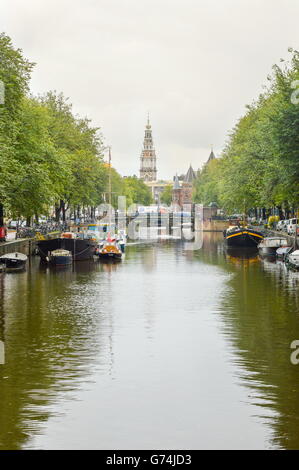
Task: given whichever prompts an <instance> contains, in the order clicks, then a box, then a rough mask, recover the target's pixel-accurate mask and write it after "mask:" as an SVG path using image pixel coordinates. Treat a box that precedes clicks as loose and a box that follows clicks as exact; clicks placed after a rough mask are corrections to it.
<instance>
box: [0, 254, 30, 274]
mask: <svg viewBox="0 0 299 470" xmlns="http://www.w3.org/2000/svg"><path fill="white" fill-rule="evenodd" d="M27 259H28V258H27V256H26V255H24V254H23V253H18V252H15V253H6V255H2V256H0V264H1V265H3V264H4V265H5V270H6V271H20V270H21V269H24V268H25V266H26V263H27Z"/></svg>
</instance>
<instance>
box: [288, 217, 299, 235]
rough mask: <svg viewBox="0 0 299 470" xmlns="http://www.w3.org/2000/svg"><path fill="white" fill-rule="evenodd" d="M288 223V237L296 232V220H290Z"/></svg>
mask: <svg viewBox="0 0 299 470" xmlns="http://www.w3.org/2000/svg"><path fill="white" fill-rule="evenodd" d="M289 222H290V223H289V224H288V226H287V232H288V234H289V235H293V234H294V233H295V230H296V226H297V224H298V219H290V221H289Z"/></svg>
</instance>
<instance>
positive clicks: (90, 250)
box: [37, 232, 97, 261]
mask: <svg viewBox="0 0 299 470" xmlns="http://www.w3.org/2000/svg"><path fill="white" fill-rule="evenodd" d="M96 248H97V240H96V239H95V238H92V237H85V236H84V234H82V235H81V234H80V233H79V234H76V233H72V232H67V233H65V234H62V236H61V237H59V238H52V239H49V240H40V241H38V243H37V250H38V254H39V256H40V257H41V259H42V261H47V257H48V253H49V252H53V251H54V250H67V251H70V252H71V254H72V256H73V259H74V261H82V260H87V259H92V258H93V256H94V255H95V253H96Z"/></svg>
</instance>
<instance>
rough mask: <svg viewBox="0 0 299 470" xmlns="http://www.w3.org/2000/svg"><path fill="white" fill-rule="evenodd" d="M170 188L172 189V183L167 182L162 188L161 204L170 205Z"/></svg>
mask: <svg viewBox="0 0 299 470" xmlns="http://www.w3.org/2000/svg"><path fill="white" fill-rule="evenodd" d="M172 190H173V186H172V184H168V185H167V186H166V187H165V188H164V190H163V192H162V194H161V196H160V201H161V202H163V204H166V205H167V206H170V204H171V201H172Z"/></svg>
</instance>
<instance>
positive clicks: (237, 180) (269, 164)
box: [194, 50, 299, 211]
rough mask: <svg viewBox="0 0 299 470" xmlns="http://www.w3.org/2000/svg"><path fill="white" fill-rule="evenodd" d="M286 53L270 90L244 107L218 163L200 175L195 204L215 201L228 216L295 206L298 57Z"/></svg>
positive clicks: (298, 200)
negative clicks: (287, 59) (244, 111)
mask: <svg viewBox="0 0 299 470" xmlns="http://www.w3.org/2000/svg"><path fill="white" fill-rule="evenodd" d="M290 53H291V60H290V61H289V62H288V63H285V64H284V65H283V66H278V65H275V66H274V67H273V72H272V74H271V76H269V77H268V81H269V85H268V87H267V88H266V89H265V91H264V93H263V94H261V95H260V96H259V98H258V99H257V100H256V101H254V102H253V103H252V105H250V106H247V111H246V114H245V115H244V116H243V117H241V119H240V120H239V122H238V123H237V124H236V126H235V128H234V129H233V130H232V132H231V133H230V135H229V139H228V142H227V145H226V147H225V148H224V151H223V153H222V156H221V158H220V159H217V160H216V161H215V160H214V161H211V162H210V163H208V164H206V165H205V167H204V168H203V169H202V171H201V172H200V174H199V176H198V179H197V181H196V184H195V191H194V198H195V200H196V201H197V202H202V203H204V204H207V203H210V202H214V201H215V202H218V204H220V205H221V206H222V207H224V208H226V209H228V210H230V211H234V210H236V211H243V210H244V208H245V209H246V210H248V209H249V208H254V207H260V208H272V207H274V206H277V207H282V206H283V207H284V208H288V207H298V205H299V186H298V182H299V158H298V149H299V134H298V129H299V100H298V98H297V97H298V95H299V93H298V87H299V82H297V83H296V81H298V80H299V53H298V52H297V51H293V50H290ZM296 87H297V91H296ZM297 101H298V103H297Z"/></svg>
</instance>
